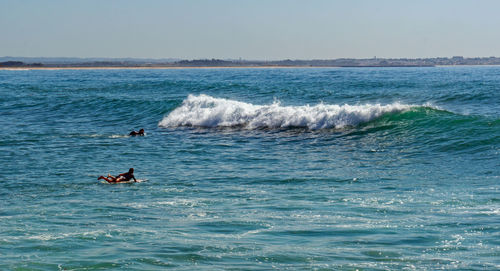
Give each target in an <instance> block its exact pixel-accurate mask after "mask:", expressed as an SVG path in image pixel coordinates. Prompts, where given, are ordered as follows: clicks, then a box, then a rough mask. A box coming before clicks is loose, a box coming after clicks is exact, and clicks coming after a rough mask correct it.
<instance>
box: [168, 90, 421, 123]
mask: <svg viewBox="0 0 500 271" xmlns="http://www.w3.org/2000/svg"><path fill="white" fill-rule="evenodd" d="M412 107H414V106H411V105H405V104H400V103H393V104H388V105H380V104H365V105H348V104H344V105H327V104H323V103H321V104H318V105H314V106H309V105H304V106H281V103H280V102H279V101H274V102H273V103H272V104H271V105H253V104H250V103H244V102H239V101H234V100H228V99H222V98H214V97H211V96H208V95H203V94H201V95H199V96H195V95H191V94H190V95H189V96H188V97H187V99H185V100H184V101H183V102H182V105H181V106H180V107H178V108H176V109H175V110H173V111H172V112H171V113H170V114H169V115H168V116H166V117H165V118H164V119H163V120H161V121H160V122H159V124H158V125H159V126H160V127H176V126H198V127H236V126H239V127H245V128H248V129H256V128H293V127H296V128H299V127H301V128H308V129H311V130H317V129H334V128H336V129H339V128H343V127H346V126H357V125H358V124H360V123H366V122H369V121H372V120H374V119H377V118H379V117H380V116H382V115H384V114H388V113H396V112H403V111H407V110H410V109H411V108H412Z"/></svg>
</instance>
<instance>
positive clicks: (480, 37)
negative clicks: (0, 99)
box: [0, 0, 500, 60]
mask: <svg viewBox="0 0 500 271" xmlns="http://www.w3.org/2000/svg"><path fill="white" fill-rule="evenodd" d="M499 11H500V1H496V0H469V1H465V0H419V1H403V0H378V1H375V0H349V1H348V0H345V1H336V0H308V1H302V0H301V1H298V0H275V1H273V0H252V1H249V0H203V1H202V0H198V1H197V0H141V1H139V0H85V1H84V0H80V1H76V0H75V1H68V0H52V1H51V0H46V1H39V0H0V56H23V57H111V58H119V57H135V58H181V59H207V58H220V59H239V58H242V59H249V60H278V59H333V58H372V57H375V56H376V57H380V58H420V57H451V56H464V57H476V56H480V57H489V56H499V57H500V15H499V14H500V13H499Z"/></svg>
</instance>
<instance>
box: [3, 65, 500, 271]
mask: <svg viewBox="0 0 500 271" xmlns="http://www.w3.org/2000/svg"><path fill="white" fill-rule="evenodd" d="M0 127H1V129H0V161H1V163H0V203H1V205H0V270H58V269H59V270H113V269H114V270H164V269H174V270H222V269H229V270H270V269H289V270H355V269H360V270H361V269H362V270H387V269H390V270H394V269H405V270H436V269H462V270H498V269H500V67H432V68H305V69H303V68H289V69H286V68H285V69H280V68H276V69H259V68H253V69H243V68H241V69H240V68H237V69H170V70H169V69H141V70H127V69H116V70H24V71H9V70H3V71H0ZM141 128H144V129H145V131H146V135H145V136H139V137H129V136H127V135H128V133H129V132H130V131H132V130H138V129H141ZM131 167H133V168H134V169H135V172H134V173H135V176H136V178H138V179H141V180H145V181H143V182H140V183H131V184H108V183H106V182H103V181H98V180H97V177H98V176H100V175H107V174H112V175H116V174H118V173H123V172H126V171H128V169H129V168H131Z"/></svg>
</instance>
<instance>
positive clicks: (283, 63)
mask: <svg viewBox="0 0 500 271" xmlns="http://www.w3.org/2000/svg"><path fill="white" fill-rule="evenodd" d="M464 65H467V66H471V65H474V66H476V65H477V66H484V65H500V58H499V57H476V58H464V57H461V56H454V57H451V58H447V57H438V58H416V59H410V58H376V57H374V58H367V59H354V58H339V59H313V60H291V59H286V60H275V61H265V60H241V59H240V60H222V59H195V60H178V59H134V58H34V57H33V58H29V57H0V69H3V70H5V69H16V70H19V69H179V68H287V67H289V68H292V67H303V68H306V67H339V68H342V67H349V68H355V67H435V66H464Z"/></svg>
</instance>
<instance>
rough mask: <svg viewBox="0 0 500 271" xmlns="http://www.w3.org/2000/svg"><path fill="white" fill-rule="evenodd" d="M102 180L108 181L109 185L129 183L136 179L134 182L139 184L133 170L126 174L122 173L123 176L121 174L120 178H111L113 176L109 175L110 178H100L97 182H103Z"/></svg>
mask: <svg viewBox="0 0 500 271" xmlns="http://www.w3.org/2000/svg"><path fill="white" fill-rule="evenodd" d="M101 179H104V180H106V181H107V182H108V183H122V182H128V181H130V180H131V179H134V182H137V180H136V179H135V176H134V169H133V168H130V169H129V170H128V172H125V173H122V174H119V175H118V176H116V177H115V176H111V175H108V177H107V178H106V177H104V176H100V177H99V178H97V180H101Z"/></svg>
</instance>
